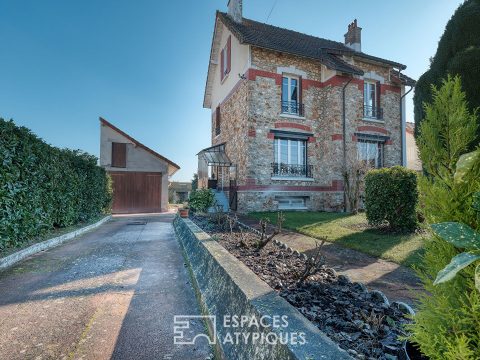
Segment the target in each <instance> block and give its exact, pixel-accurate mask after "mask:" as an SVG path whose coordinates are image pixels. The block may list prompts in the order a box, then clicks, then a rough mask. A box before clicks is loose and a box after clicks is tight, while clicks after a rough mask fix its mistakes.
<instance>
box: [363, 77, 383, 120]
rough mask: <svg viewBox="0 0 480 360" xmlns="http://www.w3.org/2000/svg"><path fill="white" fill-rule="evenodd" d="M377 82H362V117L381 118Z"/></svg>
mask: <svg viewBox="0 0 480 360" xmlns="http://www.w3.org/2000/svg"><path fill="white" fill-rule="evenodd" d="M379 84H380V83H379V82H376V83H375V82H370V81H365V82H364V84H363V117H365V118H370V119H382V117H383V116H382V109H381V108H380V101H379V95H380V91H379V87H380V85H379Z"/></svg>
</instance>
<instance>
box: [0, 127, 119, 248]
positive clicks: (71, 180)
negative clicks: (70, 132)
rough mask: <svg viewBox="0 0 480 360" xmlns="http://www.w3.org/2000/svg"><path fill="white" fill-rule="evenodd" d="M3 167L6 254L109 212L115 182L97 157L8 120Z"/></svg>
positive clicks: (0, 211)
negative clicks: (63, 147) (47, 139)
mask: <svg viewBox="0 0 480 360" xmlns="http://www.w3.org/2000/svg"><path fill="white" fill-rule="evenodd" d="M0 164H2V167H1V168H0V251H1V250H2V249H4V248H6V247H14V246H18V245H21V244H22V243H23V242H26V241H29V240H31V239H33V238H35V237H38V236H41V235H43V234H45V233H46V232H47V231H49V230H52V229H53V228H55V227H65V226H69V225H73V224H76V223H78V222H80V221H87V220H90V219H92V218H94V217H96V216H98V215H100V214H101V213H104V212H108V211H109V207H110V202H111V196H112V195H111V183H110V180H109V177H108V176H107V174H106V173H105V170H104V169H102V168H100V167H99V166H97V159H96V158H95V157H94V156H92V155H89V154H86V153H84V152H81V151H78V150H77V151H72V150H61V149H58V148H56V147H53V146H50V145H48V144H46V143H45V142H44V141H43V140H41V139H39V138H38V137H37V136H35V135H34V134H33V133H32V132H31V131H30V130H28V129H27V128H25V127H18V126H16V125H15V124H14V123H13V121H5V120H3V119H0Z"/></svg>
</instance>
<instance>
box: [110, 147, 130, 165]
mask: <svg viewBox="0 0 480 360" xmlns="http://www.w3.org/2000/svg"><path fill="white" fill-rule="evenodd" d="M112 167H117V168H124V167H127V144H126V143H116V142H112Z"/></svg>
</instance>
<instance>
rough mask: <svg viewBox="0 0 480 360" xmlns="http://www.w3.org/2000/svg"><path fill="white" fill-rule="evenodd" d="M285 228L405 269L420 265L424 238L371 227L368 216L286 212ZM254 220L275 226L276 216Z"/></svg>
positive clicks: (267, 214)
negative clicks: (262, 220) (263, 220)
mask: <svg viewBox="0 0 480 360" xmlns="http://www.w3.org/2000/svg"><path fill="white" fill-rule="evenodd" d="M284 215H285V222H284V224H283V227H284V228H286V229H290V230H294V231H297V232H299V233H301V234H304V235H308V236H310V237H313V238H317V239H322V238H324V237H326V238H327V241H329V242H333V243H335V244H337V245H340V246H343V247H346V248H350V249H355V250H358V251H361V252H364V253H366V254H369V255H373V256H375V257H379V258H382V259H385V260H390V261H393V262H396V263H398V264H402V265H405V266H412V265H413V264H418V262H419V257H420V255H421V253H422V248H423V243H424V235H420V234H398V233H391V232H387V231H385V230H384V229H372V228H369V227H368V224H367V220H366V218H365V214H357V215H350V214H344V213H327V212H284ZM249 216H250V217H253V218H255V219H261V218H265V217H267V218H269V219H270V221H271V222H272V223H273V224H274V223H276V218H277V213H276V212H260V213H250V214H249Z"/></svg>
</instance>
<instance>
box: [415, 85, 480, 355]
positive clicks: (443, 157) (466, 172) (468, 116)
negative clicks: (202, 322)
mask: <svg viewBox="0 0 480 360" xmlns="http://www.w3.org/2000/svg"><path fill="white" fill-rule="evenodd" d="M424 111H425V119H424V121H423V122H422V124H421V125H420V128H419V130H420V131H419V138H418V148H419V154H420V158H421V160H422V161H423V163H424V166H425V170H426V172H427V175H424V176H420V177H419V180H420V181H419V188H420V195H421V196H420V209H421V211H422V212H423V214H424V216H425V219H426V220H427V222H428V223H430V224H435V223H445V222H458V223H462V224H467V225H469V226H470V227H471V228H472V229H473V230H475V231H478V229H479V225H480V224H479V220H480V216H479V214H478V201H477V200H476V199H477V197H478V192H479V191H480V161H479V160H478V159H479V157H478V156H472V154H473V153H470V154H468V150H467V149H468V148H469V147H471V146H472V144H476V143H477V144H478V141H477V139H478V138H477V135H476V133H477V129H478V125H477V119H476V116H475V115H476V110H474V111H473V112H470V111H469V110H468V106H467V102H466V95H465V93H464V92H462V91H461V82H460V78H459V77H458V76H457V77H455V78H452V77H450V76H449V77H448V78H447V79H446V80H444V81H443V85H442V87H441V88H437V87H435V86H432V102H431V103H430V104H426V105H425V108H424ZM433 228H434V229H435V226H433ZM437 233H438V226H437ZM462 251H463V250H461V249H459V248H456V247H455V246H453V245H452V244H451V242H448V241H445V240H444V239H442V237H440V236H432V238H430V239H425V252H424V255H423V258H422V263H421V264H420V266H419V267H418V269H417V270H418V271H417V273H418V275H419V277H420V279H421V281H422V283H423V286H424V288H425V292H424V293H423V292H422V293H420V294H418V297H419V299H418V302H417V313H416V316H415V319H414V322H413V323H412V324H411V325H410V326H409V329H410V331H411V337H410V340H411V341H414V342H416V343H417V344H418V345H419V347H420V349H421V351H422V352H423V353H424V354H425V355H427V356H428V357H429V358H430V359H451V360H454V359H455V360H456V359H465V360H474V359H479V358H480V347H479V346H478V344H480V333H479V331H478V329H479V326H480V323H479V318H478V314H479V309H480V292H479V291H477V290H476V287H475V267H474V266H465V267H463V268H460V267H458V268H457V269H456V270H460V269H461V270H460V271H459V272H458V274H459V275H458V276H455V277H453V278H452V279H451V280H450V281H448V282H443V283H439V282H441V281H437V282H435V281H434V280H435V278H437V276H438V274H439V273H440V275H443V274H445V270H444V269H445V268H446V267H447V265H448V264H449V263H450V262H451V261H452V258H455V257H457V256H458V255H459V254H460V253H461V252H462ZM447 269H448V267H447ZM442 271H443V272H442ZM440 279H442V276H440Z"/></svg>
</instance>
